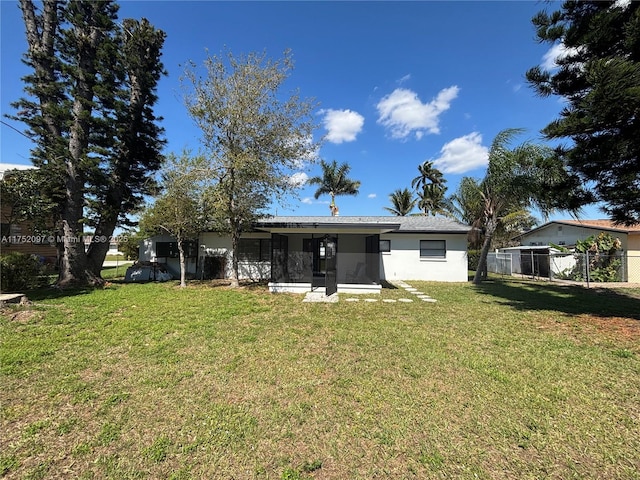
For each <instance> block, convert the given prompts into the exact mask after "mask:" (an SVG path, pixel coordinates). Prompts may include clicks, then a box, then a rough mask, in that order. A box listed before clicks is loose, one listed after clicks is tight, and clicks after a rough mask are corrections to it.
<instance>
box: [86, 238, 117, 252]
mask: <svg viewBox="0 0 640 480" xmlns="http://www.w3.org/2000/svg"><path fill="white" fill-rule="evenodd" d="M99 240H100V241H107V240H108V241H109V250H108V251H107V255H124V254H123V253H122V252H120V251H119V250H118V248H119V244H118V238H117V237H111V238H109V239H107V238H106V237H103V238H102V239H96V241H99ZM82 241H83V242H84V250H85V252H86V251H87V250H89V245H91V243H92V242H93V241H94V236H93V235H85V236H83V237H82Z"/></svg>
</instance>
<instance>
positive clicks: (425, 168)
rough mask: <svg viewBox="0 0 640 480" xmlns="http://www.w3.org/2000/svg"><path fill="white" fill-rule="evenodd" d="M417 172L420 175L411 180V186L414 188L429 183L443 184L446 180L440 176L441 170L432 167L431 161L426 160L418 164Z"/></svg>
mask: <svg viewBox="0 0 640 480" xmlns="http://www.w3.org/2000/svg"><path fill="white" fill-rule="evenodd" d="M418 172H420V175H418V176H417V177H415V178H414V179H413V180H411V188H415V189H416V190H418V189H419V188H421V187H423V186H425V185H429V184H434V185H438V186H443V185H444V184H445V183H446V182H447V181H446V180H445V179H444V177H443V176H442V172H441V171H440V170H438V169H437V168H433V162H430V161H428V160H427V161H425V162H423V163H421V164H420V165H418Z"/></svg>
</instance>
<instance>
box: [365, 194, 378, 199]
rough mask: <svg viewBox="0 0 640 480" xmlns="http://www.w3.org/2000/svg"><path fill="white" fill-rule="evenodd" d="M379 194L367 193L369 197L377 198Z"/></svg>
mask: <svg viewBox="0 0 640 480" xmlns="http://www.w3.org/2000/svg"><path fill="white" fill-rule="evenodd" d="M377 196H378V195H377V194H375V193H370V194H369V195H367V198H376V197H377Z"/></svg>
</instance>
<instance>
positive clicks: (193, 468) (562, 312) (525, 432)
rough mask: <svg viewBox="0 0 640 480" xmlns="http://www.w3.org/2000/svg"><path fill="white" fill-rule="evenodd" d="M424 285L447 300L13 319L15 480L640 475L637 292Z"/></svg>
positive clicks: (296, 300) (4, 432)
mask: <svg viewBox="0 0 640 480" xmlns="http://www.w3.org/2000/svg"><path fill="white" fill-rule="evenodd" d="M412 285H413V286H416V287H419V288H420V289H421V290H422V291H423V292H425V293H427V294H428V295H430V296H431V297H433V298H435V299H436V300H437V303H425V302H421V301H416V300H414V302H412V303H399V302H398V303H384V302H382V301H377V302H364V301H359V302H347V301H345V300H346V298H348V297H354V296H349V295H344V294H342V295H341V296H340V298H341V300H340V302H338V303H303V302H302V297H301V296H296V295H287V294H280V295H271V294H269V293H268V292H267V291H266V288H265V287H263V286H255V287H246V288H241V289H237V290H231V289H229V288H227V287H213V286H211V285H206V284H202V285H199V284H195V285H193V286H190V287H189V288H187V289H184V290H180V289H178V288H176V284H175V282H171V283H165V284H152V283H149V284H117V283H114V284H111V285H109V286H108V287H106V288H104V289H102V290H95V291H78V292H73V293H72V294H67V295H66V296H61V294H60V293H57V292H55V291H53V290H50V291H40V292H33V293H32V294H31V295H30V299H31V300H33V301H35V302H36V305H35V306H34V307H31V310H28V311H23V310H16V309H13V310H5V311H4V313H3V316H2V319H1V320H0V342H1V343H0V368H1V370H0V375H1V381H2V388H1V391H0V401H1V417H0V432H1V433H0V473H1V475H4V478H7V479H17V478H20V479H37V478H47V479H49V478H81V479H98V478H100V479H102V478H112V479H129V478H131V479H134V478H135V479H160V478H167V479H168V478H170V479H187V478H193V479H203V478H207V479H212V478H221V479H231V478H235V479H252V478H256V479H288V480H292V479H303V478H308V479H373V478H380V479H387V478H403V479H404V478H435V479H440V478H442V479H445V478H456V479H457V478H462V479H464V478H469V479H471V478H481V479H483V478H484V479H495V478H509V479H539V478H552V479H569V478H592V479H596V478H598V479H599V478H603V479H604V478H607V479H640V453H639V452H640V295H638V293H640V292H638V291H637V290H635V291H633V290H628V291H624V292H615V291H599V290H594V289H590V290H587V289H582V288H578V287H561V286H555V285H549V284H546V283H527V282H518V281H497V280H494V281H489V282H487V283H486V284H484V285H482V286H480V287H475V286H473V285H471V284H443V283H425V282H413V283H412ZM408 297H410V294H408V293H407V292H405V291H404V290H399V289H398V290H394V289H384V290H383V292H382V294H381V296H380V297H376V298H385V299H399V298H408ZM369 298H373V296H371V297H369ZM414 298H415V297H414Z"/></svg>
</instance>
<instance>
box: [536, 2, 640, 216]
mask: <svg viewBox="0 0 640 480" xmlns="http://www.w3.org/2000/svg"><path fill="white" fill-rule="evenodd" d="M532 21H533V24H534V25H535V27H536V31H537V38H538V40H539V41H540V42H545V43H548V44H551V45H560V46H561V47H562V48H561V50H562V51H563V53H562V54H561V55H560V56H559V57H558V58H557V59H556V64H557V68H554V69H552V70H545V69H544V68H542V67H540V66H537V67H533V68H531V69H530V70H529V71H528V72H527V79H528V81H529V83H530V84H531V85H532V86H533V88H534V89H535V90H536V92H537V93H538V94H540V95H541V96H545V97H546V96H550V95H558V96H561V97H563V98H564V100H565V101H566V106H565V107H564V108H563V109H562V111H561V112H560V118H558V119H556V120H554V121H553V122H551V123H550V124H549V125H548V126H547V127H546V128H545V129H544V130H543V133H544V135H545V136H546V137H547V138H549V139H563V138H567V139H571V141H572V144H570V145H568V146H561V147H559V148H558V153H559V155H560V157H561V158H562V160H563V161H564V162H565V164H566V165H567V166H568V168H569V169H570V171H571V172H572V173H573V174H575V175H577V176H578V177H579V179H580V181H582V182H586V183H587V184H590V185H593V186H594V192H595V198H590V197H589V196H582V197H575V198H574V200H575V201H576V202H578V203H584V202H588V201H593V200H600V201H602V202H604V203H605V207H604V208H605V211H606V212H607V213H608V214H609V215H610V216H611V218H612V219H613V220H614V221H617V222H621V223H626V224H632V223H638V222H640V2H622V1H575V0H571V1H565V2H564V3H562V7H561V9H560V10H557V11H554V12H552V13H547V12H545V11H542V12H540V13H538V14H537V15H536V16H535V17H534V18H533V20H532Z"/></svg>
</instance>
